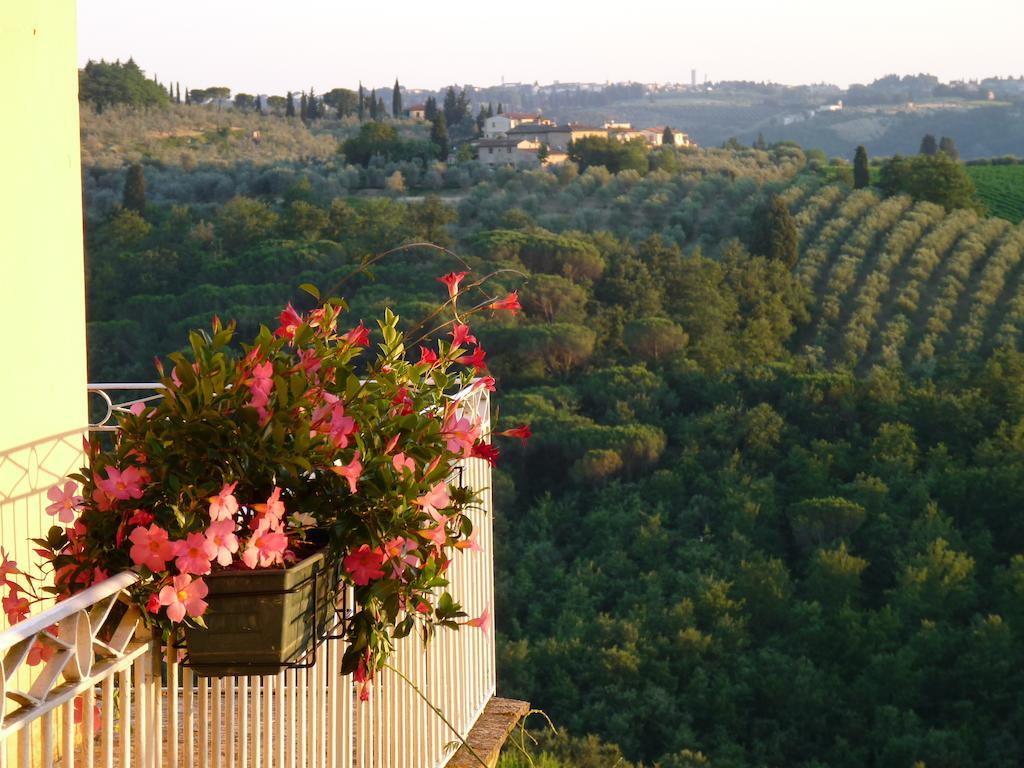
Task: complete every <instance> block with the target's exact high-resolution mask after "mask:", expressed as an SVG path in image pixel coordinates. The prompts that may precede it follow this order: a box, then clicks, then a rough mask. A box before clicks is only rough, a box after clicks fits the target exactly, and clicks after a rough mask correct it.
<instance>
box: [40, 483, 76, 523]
mask: <svg viewBox="0 0 1024 768" xmlns="http://www.w3.org/2000/svg"><path fill="white" fill-rule="evenodd" d="M76 490H78V483H76V482H74V481H72V480H68V481H67V482H66V483H64V488H63V489H62V488H61V487H60V486H59V485H55V486H53V488H51V489H50V490H48V491H47V492H46V498H48V499H49V500H50V501H52V502H53V504H50V505H49V506H48V507H47V508H46V514H48V515H58V518H57V519H58V520H60V521H61V522H62V523H70V522H71V521H72V520H74V519H75V510H76V509H78V508H79V507H80V506H81V505H82V501H83V499H82V497H81V496H77V495H76V494H75V491H76Z"/></svg>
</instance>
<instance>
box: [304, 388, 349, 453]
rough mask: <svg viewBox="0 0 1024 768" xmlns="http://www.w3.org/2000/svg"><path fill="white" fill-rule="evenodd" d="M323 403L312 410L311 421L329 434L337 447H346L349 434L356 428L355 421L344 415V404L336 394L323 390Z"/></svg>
mask: <svg viewBox="0 0 1024 768" xmlns="http://www.w3.org/2000/svg"><path fill="white" fill-rule="evenodd" d="M323 399H324V404H323V405H321V406H319V407H318V408H317V409H316V410H315V411H314V412H313V423H314V424H315V425H317V428H318V429H319V431H321V432H326V433H328V434H329V435H330V438H331V442H332V443H334V445H335V447H337V448H347V447H348V443H349V439H348V436H349V435H351V434H352V433H353V432H355V430H356V422H355V420H354V419H352V418H351V417H350V416H346V415H345V404H344V403H342V402H341V400H339V399H338V397H337V396H336V395H332V394H331V393H330V392H325V393H324V395H323Z"/></svg>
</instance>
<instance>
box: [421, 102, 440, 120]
mask: <svg viewBox="0 0 1024 768" xmlns="http://www.w3.org/2000/svg"><path fill="white" fill-rule="evenodd" d="M423 117H424V118H426V119H427V120H429V121H430V122H434V118H435V117H437V99H435V98H434V97H433V96H428V97H427V103H426V105H424V107H423Z"/></svg>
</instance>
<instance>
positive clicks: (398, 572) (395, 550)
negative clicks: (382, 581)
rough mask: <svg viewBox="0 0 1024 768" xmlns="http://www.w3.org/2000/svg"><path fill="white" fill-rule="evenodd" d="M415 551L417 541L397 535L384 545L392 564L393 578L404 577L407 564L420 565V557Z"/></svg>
mask: <svg viewBox="0 0 1024 768" xmlns="http://www.w3.org/2000/svg"><path fill="white" fill-rule="evenodd" d="M415 551H416V542H415V541H413V540H412V539H406V538H404V537H402V536H396V537H395V538H393V539H392V540H391V541H389V542H388V543H387V544H385V545H384V554H385V555H387V558H388V561H389V563H390V565H391V578H392V579H400V578H402V573H403V572H404V571H405V567H406V566H412V567H413V568H418V567H419V564H420V559H419V557H417V556H416V555H414V554H413V553H414V552H415Z"/></svg>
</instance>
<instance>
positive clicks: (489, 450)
mask: <svg viewBox="0 0 1024 768" xmlns="http://www.w3.org/2000/svg"><path fill="white" fill-rule="evenodd" d="M470 455H472V456H474V457H475V458H477V459H483V460H484V461H486V462H487V463H488V464H490V465H491V466H492V467H496V466H497V465H498V449H497V448H495V447H494V446H493V445H490V444H488V443H477V444H476V445H474V446H473V453H472V454H470Z"/></svg>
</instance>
